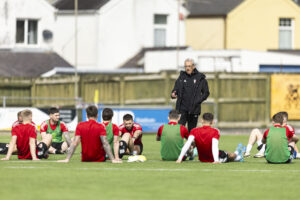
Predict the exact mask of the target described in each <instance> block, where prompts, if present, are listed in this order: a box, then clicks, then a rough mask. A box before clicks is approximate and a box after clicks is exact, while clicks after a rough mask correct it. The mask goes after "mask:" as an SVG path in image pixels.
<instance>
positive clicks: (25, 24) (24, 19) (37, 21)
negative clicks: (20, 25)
mask: <svg viewBox="0 0 300 200" xmlns="http://www.w3.org/2000/svg"><path fill="white" fill-rule="evenodd" d="M17 21H24V43H17V38H16V37H17ZM29 21H36V23H37V29H36V34H37V42H36V44H29V43H28V36H29V34H28V30H29V29H28V26H29ZM15 45H16V46H19V47H37V46H38V45H39V19H36V18H16V21H15Z"/></svg>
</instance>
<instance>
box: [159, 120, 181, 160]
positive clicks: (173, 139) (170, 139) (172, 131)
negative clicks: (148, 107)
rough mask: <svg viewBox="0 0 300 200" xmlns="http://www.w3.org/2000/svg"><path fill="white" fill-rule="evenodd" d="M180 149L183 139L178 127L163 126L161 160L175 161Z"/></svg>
mask: <svg viewBox="0 0 300 200" xmlns="http://www.w3.org/2000/svg"><path fill="white" fill-rule="evenodd" d="M182 147H183V139H182V137H181V134H180V125H179V124H177V125H170V124H165V125H164V127H163V130H162V134H161V150H160V155H161V158H162V159H163V160H170V161H174V160H177V159H178V156H179V155H180V152H181V149H182Z"/></svg>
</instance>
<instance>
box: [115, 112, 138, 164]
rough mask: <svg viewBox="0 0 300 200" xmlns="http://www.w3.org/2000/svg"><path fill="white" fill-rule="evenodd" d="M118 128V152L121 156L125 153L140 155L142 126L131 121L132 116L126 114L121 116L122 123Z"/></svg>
mask: <svg viewBox="0 0 300 200" xmlns="http://www.w3.org/2000/svg"><path fill="white" fill-rule="evenodd" d="M119 130H120V136H121V137H122V138H121V141H120V147H119V152H120V153H119V154H120V158H122V157H123V156H124V155H125V154H131V155H141V154H142V153H143V143H142V127H141V125H139V124H138V123H135V122H133V116H132V115H130V114H126V115H124V117H123V124H122V125H121V126H120V127H119Z"/></svg>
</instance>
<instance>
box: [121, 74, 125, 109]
mask: <svg viewBox="0 0 300 200" xmlns="http://www.w3.org/2000/svg"><path fill="white" fill-rule="evenodd" d="M124 95H125V78H124V76H123V75H121V76H120V105H122V106H123V105H124V104H125V96H124Z"/></svg>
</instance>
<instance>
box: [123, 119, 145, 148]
mask: <svg viewBox="0 0 300 200" xmlns="http://www.w3.org/2000/svg"><path fill="white" fill-rule="evenodd" d="M119 130H120V131H121V135H123V134H124V133H130V135H131V137H133V134H134V132H135V131H142V126H141V125H139V124H138V123H133V127H132V129H131V130H127V129H126V127H125V126H124V124H121V125H120V126H119ZM134 144H143V143H142V134H141V135H140V136H139V137H138V138H136V139H135V141H134Z"/></svg>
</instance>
